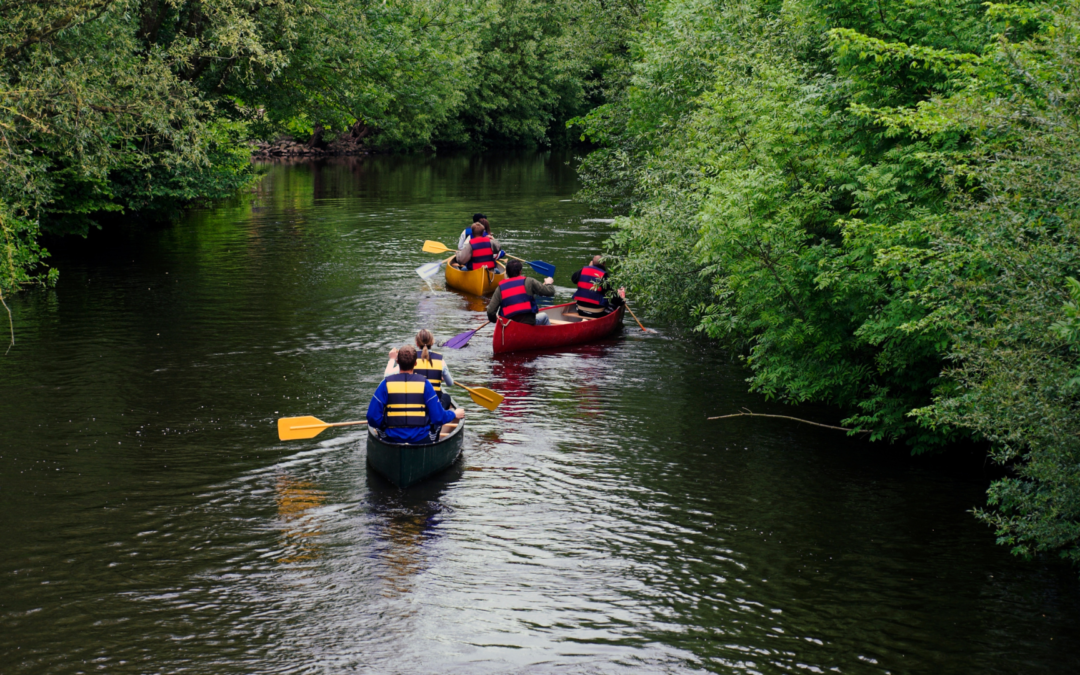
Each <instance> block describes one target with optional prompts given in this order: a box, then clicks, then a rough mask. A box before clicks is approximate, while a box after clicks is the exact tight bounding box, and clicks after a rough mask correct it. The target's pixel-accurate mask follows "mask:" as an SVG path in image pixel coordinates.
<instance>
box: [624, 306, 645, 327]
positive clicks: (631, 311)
mask: <svg viewBox="0 0 1080 675" xmlns="http://www.w3.org/2000/svg"><path fill="white" fill-rule="evenodd" d="M623 304H625V305H626V308H627V309H629V310H630V316H632V317H634V321H637V325H639V326H641V330H644V331H645V332H646V333H647V332H648V330H646V329H645V326H642V325H641V319H639V318H637V314H634V310H632V309H630V303H629V302H626V301H625V300H623Z"/></svg>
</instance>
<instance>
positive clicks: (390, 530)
mask: <svg viewBox="0 0 1080 675" xmlns="http://www.w3.org/2000/svg"><path fill="white" fill-rule="evenodd" d="M461 475H462V463H461V462H460V461H458V462H456V463H455V464H454V465H453V466H452V467H451V468H450V469H448V470H447V471H444V472H443V473H441V474H440V475H438V476H436V477H434V478H432V479H430V480H428V481H425V482H424V483H422V484H420V485H417V486H415V487H414V488H413V489H409V490H399V489H397V488H396V487H394V486H393V485H392V484H390V483H389V482H388V481H386V480H385V479H383V478H382V477H381V476H378V475H376V474H375V473H374V472H371V471H369V476H370V477H371V488H372V489H371V493H370V494H369V495H368V504H369V506H370V507H371V513H372V516H373V521H372V523H373V531H374V534H375V539H376V543H375V544H374V547H373V551H372V555H373V556H374V558H375V559H377V560H379V561H380V563H381V567H380V569H379V572H378V576H379V579H381V581H382V584H381V586H380V588H381V591H380V592H381V594H382V595H383V596H384V597H386V598H396V597H398V596H402V595H405V594H407V593H409V592H411V591H412V590H413V588H414V585H415V583H416V582H417V577H418V576H419V575H420V574H421V573H422V572H424V571H425V570H426V569H427V567H428V560H427V556H428V555H429V553H430V551H431V549H432V547H433V546H434V542H435V540H436V538H437V537H438V536H439V534H440V530H439V524H440V522H441V519H442V515H443V512H444V511H445V510H447V508H448V507H446V506H444V505H443V504H442V503H441V501H440V497H441V496H442V493H443V491H444V490H445V488H446V486H448V485H451V484H453V483H454V482H455V481H456V480H457V479H459V478H460V477H461Z"/></svg>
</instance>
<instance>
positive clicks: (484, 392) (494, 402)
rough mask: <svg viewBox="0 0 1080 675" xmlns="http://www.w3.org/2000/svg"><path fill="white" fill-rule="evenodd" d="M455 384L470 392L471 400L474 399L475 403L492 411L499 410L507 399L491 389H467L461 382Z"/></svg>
mask: <svg viewBox="0 0 1080 675" xmlns="http://www.w3.org/2000/svg"><path fill="white" fill-rule="evenodd" d="M454 384H456V385H457V386H459V387H461V388H462V389H464V390H466V391H468V392H469V398H471V399H472V401H473V403H475V404H476V405H479V406H483V407H485V408H487V409H488V410H491V411H494V410H495V408H498V407H499V404H500V403H502V402H503V399H504V398H505V396H503V395H502V394H500V393H498V392H495V391H492V390H490V389H485V388H484V387H466V386H465V385H463V384H462V383H460V382H455V383H454Z"/></svg>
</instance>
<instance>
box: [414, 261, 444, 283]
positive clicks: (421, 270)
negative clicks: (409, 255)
mask: <svg viewBox="0 0 1080 675" xmlns="http://www.w3.org/2000/svg"><path fill="white" fill-rule="evenodd" d="M442 266H443V263H442V262H441V261H440V262H433V263H428V264H426V265H421V266H420V267H417V268H416V273H417V274H419V275H420V278H421V279H423V280H424V281H427V280H428V279H431V278H432V277H434V276H435V275H436V274H438V273H439V270H441V269H442Z"/></svg>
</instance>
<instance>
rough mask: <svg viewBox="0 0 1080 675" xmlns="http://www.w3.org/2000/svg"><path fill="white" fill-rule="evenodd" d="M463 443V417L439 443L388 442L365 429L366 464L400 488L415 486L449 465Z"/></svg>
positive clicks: (459, 452)
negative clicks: (366, 432) (366, 431)
mask: <svg viewBox="0 0 1080 675" xmlns="http://www.w3.org/2000/svg"><path fill="white" fill-rule="evenodd" d="M464 445H465V420H461V421H460V422H459V423H458V425H457V428H456V429H454V431H453V432H452V433H451V434H450V435H449V436H447V437H446V438H443V439H440V440H439V442H438V443H430V444H428V445H408V444H399V443H387V442H386V441H383V440H381V439H380V438H379V437H378V436H376V434H375V430H374V429H368V435H367V463H368V465H369V466H370V467H371V468H372V469H374V470H375V471H376V472H378V473H379V474H380V475H382V476H383V477H384V478H386V479H387V480H388V481H390V482H391V483H393V484H394V485H396V486H398V487H399V488H407V487H409V486H410V485H415V484H417V483H419V482H420V481H422V480H424V479H425V478H429V477H431V476H433V475H435V474H437V473H439V472H441V471H443V470H444V469H446V468H448V467H450V466H451V465H452V464H453V463H454V462H455V461H457V458H458V457H460V456H461V449H462V448H463V447H464Z"/></svg>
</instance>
